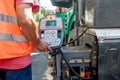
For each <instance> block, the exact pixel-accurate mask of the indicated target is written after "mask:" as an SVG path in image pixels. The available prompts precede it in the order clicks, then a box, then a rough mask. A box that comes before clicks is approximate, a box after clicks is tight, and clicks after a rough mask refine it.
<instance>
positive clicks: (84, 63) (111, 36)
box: [51, 0, 120, 80]
mask: <svg viewBox="0 0 120 80" xmlns="http://www.w3.org/2000/svg"><path fill="white" fill-rule="evenodd" d="M51 1H52V3H53V5H55V6H60V7H70V6H74V7H75V9H76V10H75V11H76V12H75V13H76V15H75V16H76V17H75V20H76V22H75V28H78V27H79V28H80V29H82V30H81V32H79V31H78V30H77V31H76V32H77V33H76V32H75V33H76V34H77V36H76V38H77V37H79V38H77V39H75V40H73V41H79V43H80V44H77V45H75V46H71V45H68V46H64V47H62V48H61V47H60V49H59V50H57V52H56V56H54V57H53V59H54V66H53V67H54V72H55V74H54V80H120V62H119V61H120V5H119V4H120V0H51ZM59 3H61V4H62V3H63V4H62V5H60V4H59ZM67 4H69V5H67ZM63 43H64V42H63Z"/></svg>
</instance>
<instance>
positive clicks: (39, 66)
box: [32, 52, 53, 80]
mask: <svg viewBox="0 0 120 80" xmlns="http://www.w3.org/2000/svg"><path fill="white" fill-rule="evenodd" d="M32 60H33V61H32V74H33V75H32V80H53V78H52V76H51V75H50V72H51V71H52V68H51V67H48V65H47V62H48V54H47V53H43V52H34V53H32Z"/></svg>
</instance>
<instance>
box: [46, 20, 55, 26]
mask: <svg viewBox="0 0 120 80" xmlns="http://www.w3.org/2000/svg"><path fill="white" fill-rule="evenodd" d="M46 26H56V20H52V21H46Z"/></svg>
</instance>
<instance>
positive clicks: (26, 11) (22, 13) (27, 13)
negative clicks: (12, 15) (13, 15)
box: [16, 4, 52, 51]
mask: <svg viewBox="0 0 120 80" xmlns="http://www.w3.org/2000/svg"><path fill="white" fill-rule="evenodd" d="M16 12H17V16H18V21H19V24H20V27H21V28H22V31H23V33H24V35H25V36H26V37H27V39H28V40H30V41H31V42H32V43H33V45H34V46H35V47H36V48H37V49H38V50H40V51H52V50H51V48H50V47H49V46H48V44H47V43H46V42H45V41H43V40H41V39H39V35H38V27H37V26H36V23H35V20H34V17H33V14H32V7H31V5H30V4H19V5H17V6H16Z"/></svg>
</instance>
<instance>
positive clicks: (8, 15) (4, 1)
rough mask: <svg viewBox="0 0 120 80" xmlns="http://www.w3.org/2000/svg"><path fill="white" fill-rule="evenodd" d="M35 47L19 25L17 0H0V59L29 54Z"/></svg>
mask: <svg viewBox="0 0 120 80" xmlns="http://www.w3.org/2000/svg"><path fill="white" fill-rule="evenodd" d="M33 49H34V47H33V45H32V43H31V42H30V41H28V40H27V39H26V37H25V36H24V35H23V32H22V30H21V28H20V26H19V25H18V20H17V16H16V11H15V0H0V59H8V58H14V57H20V56H24V55H28V54H30V52H31V51H33Z"/></svg>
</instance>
